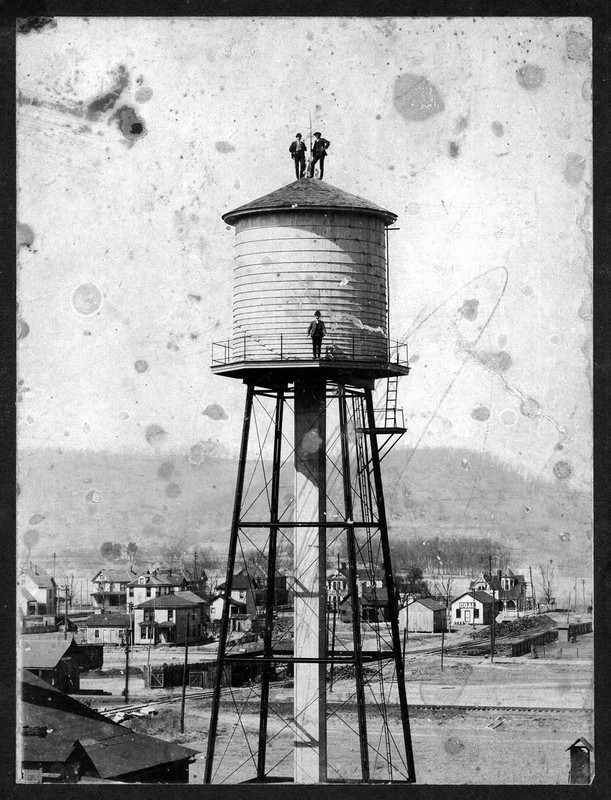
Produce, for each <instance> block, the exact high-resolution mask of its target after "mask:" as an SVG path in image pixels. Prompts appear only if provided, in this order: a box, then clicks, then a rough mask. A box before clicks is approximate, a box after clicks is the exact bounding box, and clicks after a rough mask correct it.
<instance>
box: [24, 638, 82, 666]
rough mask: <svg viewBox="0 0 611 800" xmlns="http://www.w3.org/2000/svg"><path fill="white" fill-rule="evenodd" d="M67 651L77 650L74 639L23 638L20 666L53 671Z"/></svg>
mask: <svg viewBox="0 0 611 800" xmlns="http://www.w3.org/2000/svg"><path fill="white" fill-rule="evenodd" d="M69 650H72V652H77V650H78V645H77V644H76V643H75V641H74V639H63V638H62V639H50V638H45V639H33V638H32V637H30V636H25V637H23V638H22V640H21V659H22V660H21V665H22V667H24V668H25V669H53V668H54V667H55V666H57V664H58V663H59V661H61V659H62V658H63V657H64V656H65V655H67V654H68V651H69Z"/></svg>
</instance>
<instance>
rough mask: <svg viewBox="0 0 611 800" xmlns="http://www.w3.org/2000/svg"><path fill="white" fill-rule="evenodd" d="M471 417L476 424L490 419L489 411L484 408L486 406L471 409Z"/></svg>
mask: <svg viewBox="0 0 611 800" xmlns="http://www.w3.org/2000/svg"><path fill="white" fill-rule="evenodd" d="M471 416H472V417H473V419H475V420H477V421H478V422H485V421H486V420H487V419H489V417H490V409H488V408H486V406H478V407H477V408H474V409H473V411H472V412H471Z"/></svg>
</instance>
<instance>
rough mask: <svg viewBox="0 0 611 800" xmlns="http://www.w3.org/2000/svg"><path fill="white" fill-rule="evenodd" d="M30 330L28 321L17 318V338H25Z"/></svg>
mask: <svg viewBox="0 0 611 800" xmlns="http://www.w3.org/2000/svg"><path fill="white" fill-rule="evenodd" d="M29 332H30V326H29V325H28V323H27V322H26V321H25V320H23V319H21V317H18V318H17V339H18V340H19V339H25V337H26V336H27V335H28V334H29Z"/></svg>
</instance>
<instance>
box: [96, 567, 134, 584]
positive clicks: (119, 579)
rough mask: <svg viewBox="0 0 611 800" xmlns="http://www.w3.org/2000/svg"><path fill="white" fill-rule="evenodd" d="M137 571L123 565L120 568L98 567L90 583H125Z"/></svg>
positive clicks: (130, 579) (131, 579)
mask: <svg viewBox="0 0 611 800" xmlns="http://www.w3.org/2000/svg"><path fill="white" fill-rule="evenodd" d="M136 575H137V572H135V570H133V569H131V568H130V569H128V568H127V567H124V568H122V569H116V568H112V567H111V568H110V569H100V570H98V572H96V574H95V575H94V576H93V578H92V579H91V581H92V583H93V582H95V581H111V582H112V583H126V582H128V581H133V579H134V578H135V577H136Z"/></svg>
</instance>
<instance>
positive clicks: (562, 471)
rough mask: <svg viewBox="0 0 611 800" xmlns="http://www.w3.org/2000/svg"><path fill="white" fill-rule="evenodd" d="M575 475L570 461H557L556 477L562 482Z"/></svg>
mask: <svg viewBox="0 0 611 800" xmlns="http://www.w3.org/2000/svg"><path fill="white" fill-rule="evenodd" d="M572 474H573V468H572V467H571V465H570V464H569V463H568V461H557V462H556V463H555V464H554V475H555V476H556V477H557V478H560V480H566V479H567V478H570V477H571V475H572Z"/></svg>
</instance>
